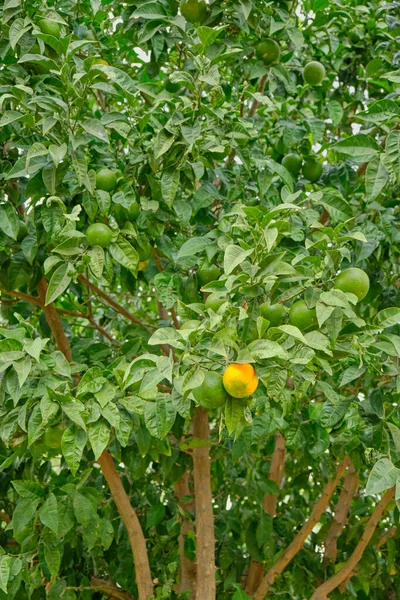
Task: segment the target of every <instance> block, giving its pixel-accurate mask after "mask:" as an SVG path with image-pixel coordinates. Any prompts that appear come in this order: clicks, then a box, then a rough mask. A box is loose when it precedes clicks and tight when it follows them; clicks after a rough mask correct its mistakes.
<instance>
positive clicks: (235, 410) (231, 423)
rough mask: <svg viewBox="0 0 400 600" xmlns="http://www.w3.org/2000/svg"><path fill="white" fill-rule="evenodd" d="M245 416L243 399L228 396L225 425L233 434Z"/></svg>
mask: <svg viewBox="0 0 400 600" xmlns="http://www.w3.org/2000/svg"><path fill="white" fill-rule="evenodd" d="M242 417H243V400H240V399H239V398H228V400H227V401H226V403H225V425H226V428H227V430H228V433H229V435H231V434H232V433H233V432H234V431H235V429H236V427H237V426H238V425H239V423H240V422H241V420H242Z"/></svg>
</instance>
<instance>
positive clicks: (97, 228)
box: [86, 223, 113, 248]
mask: <svg viewBox="0 0 400 600" xmlns="http://www.w3.org/2000/svg"><path fill="white" fill-rule="evenodd" d="M112 235H113V233H112V231H111V229H110V228H109V227H108V226H107V225H105V223H93V224H92V225H89V227H88V228H87V229H86V239H87V241H88V244H89V245H90V246H100V247H101V248H108V246H109V245H110V244H111V239H112Z"/></svg>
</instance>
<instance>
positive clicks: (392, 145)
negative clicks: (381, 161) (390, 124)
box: [385, 131, 400, 182]
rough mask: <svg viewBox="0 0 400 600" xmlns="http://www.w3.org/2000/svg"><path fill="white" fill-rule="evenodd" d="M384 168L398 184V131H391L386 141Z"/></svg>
mask: <svg viewBox="0 0 400 600" xmlns="http://www.w3.org/2000/svg"><path fill="white" fill-rule="evenodd" d="M385 166H386V167H387V168H390V170H391V172H392V173H394V175H395V176H396V178H397V181H398V182H400V131H391V132H390V133H389V135H388V138H387V140H386V147H385Z"/></svg>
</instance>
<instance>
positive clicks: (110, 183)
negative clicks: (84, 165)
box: [96, 167, 117, 192]
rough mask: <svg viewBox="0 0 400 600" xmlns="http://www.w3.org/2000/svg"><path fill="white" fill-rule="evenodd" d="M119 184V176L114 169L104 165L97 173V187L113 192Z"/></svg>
mask: <svg viewBox="0 0 400 600" xmlns="http://www.w3.org/2000/svg"><path fill="white" fill-rule="evenodd" d="M116 185H117V176H116V174H115V173H114V171H111V169H107V167H104V168H103V169H100V171H98V173H96V187H97V189H99V190H103V191H104V192H113V191H114V189H115V186H116Z"/></svg>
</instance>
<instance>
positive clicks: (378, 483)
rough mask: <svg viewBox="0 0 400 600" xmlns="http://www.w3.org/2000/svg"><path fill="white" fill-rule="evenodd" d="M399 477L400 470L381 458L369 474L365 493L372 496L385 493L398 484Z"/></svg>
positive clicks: (386, 459)
mask: <svg viewBox="0 0 400 600" xmlns="http://www.w3.org/2000/svg"><path fill="white" fill-rule="evenodd" d="M399 475H400V469H397V468H396V467H395V466H394V464H393V463H392V462H391V461H390V460H389V459H388V458H381V459H380V460H378V462H377V463H376V464H375V465H374V467H373V469H372V471H371V473H370V474H369V477H368V481H367V486H366V488H365V493H366V494H367V496H371V495H373V494H380V493H381V492H385V491H386V490H388V489H389V488H391V487H393V486H394V485H395V484H396V480H397V478H398V477H399Z"/></svg>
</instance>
